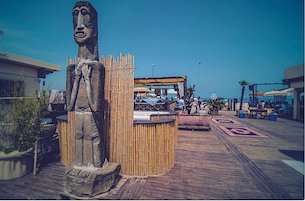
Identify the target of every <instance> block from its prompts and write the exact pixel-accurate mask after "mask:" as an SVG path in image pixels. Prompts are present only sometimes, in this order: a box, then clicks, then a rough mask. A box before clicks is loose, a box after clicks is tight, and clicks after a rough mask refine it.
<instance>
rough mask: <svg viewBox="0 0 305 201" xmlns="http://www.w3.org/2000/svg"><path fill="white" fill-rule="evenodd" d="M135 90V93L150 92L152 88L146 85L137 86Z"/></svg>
mask: <svg viewBox="0 0 305 201" xmlns="http://www.w3.org/2000/svg"><path fill="white" fill-rule="evenodd" d="M133 92H134V93H147V92H150V90H149V89H148V88H145V87H136V88H134V89H133Z"/></svg>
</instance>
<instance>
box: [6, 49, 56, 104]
mask: <svg viewBox="0 0 305 201" xmlns="http://www.w3.org/2000/svg"><path fill="white" fill-rule="evenodd" d="M59 70H60V67H59V66H57V65H53V64H48V63H45V62H42V61H38V60H34V59H30V58H25V57H21V56H17V55H13V54H9V53H6V52H0V100H5V99H14V98H16V97H22V96H35V95H36V92H37V91H39V83H40V81H41V80H42V79H45V78H46V75H48V74H50V73H53V72H55V71H59Z"/></svg>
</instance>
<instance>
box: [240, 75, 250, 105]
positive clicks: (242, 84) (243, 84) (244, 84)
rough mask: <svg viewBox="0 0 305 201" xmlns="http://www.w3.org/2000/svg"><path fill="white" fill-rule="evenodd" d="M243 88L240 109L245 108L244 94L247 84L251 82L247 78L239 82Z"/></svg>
mask: <svg viewBox="0 0 305 201" xmlns="http://www.w3.org/2000/svg"><path fill="white" fill-rule="evenodd" d="M238 83H239V84H240V85H241V86H242V88H241V96H240V105H239V110H242V109H243V100H244V94H245V86H247V85H249V83H248V82H247V81H245V80H242V81H240V82H238Z"/></svg>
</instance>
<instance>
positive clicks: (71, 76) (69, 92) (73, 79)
mask: <svg viewBox="0 0 305 201" xmlns="http://www.w3.org/2000/svg"><path fill="white" fill-rule="evenodd" d="M75 68H76V65H75V64H70V65H68V67H67V80H66V104H67V110H68V111H72V110H73V109H74V105H75V100H76V95H77V90H78V85H79V79H80V76H78V75H76V73H75Z"/></svg>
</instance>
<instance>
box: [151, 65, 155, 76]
mask: <svg viewBox="0 0 305 201" xmlns="http://www.w3.org/2000/svg"><path fill="white" fill-rule="evenodd" d="M151 67H152V77H154V76H155V71H154V67H155V64H151Z"/></svg>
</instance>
